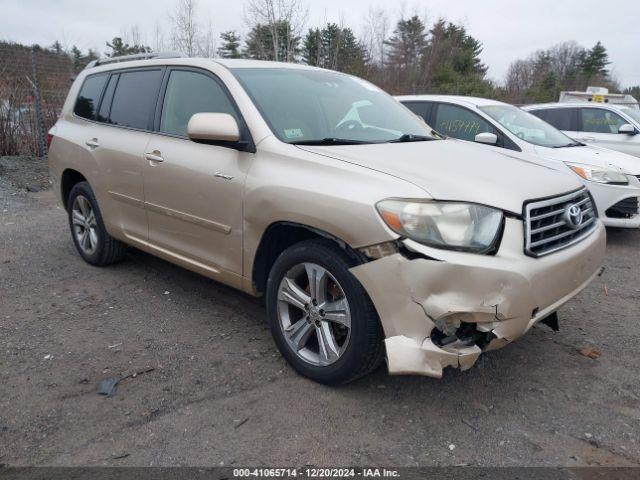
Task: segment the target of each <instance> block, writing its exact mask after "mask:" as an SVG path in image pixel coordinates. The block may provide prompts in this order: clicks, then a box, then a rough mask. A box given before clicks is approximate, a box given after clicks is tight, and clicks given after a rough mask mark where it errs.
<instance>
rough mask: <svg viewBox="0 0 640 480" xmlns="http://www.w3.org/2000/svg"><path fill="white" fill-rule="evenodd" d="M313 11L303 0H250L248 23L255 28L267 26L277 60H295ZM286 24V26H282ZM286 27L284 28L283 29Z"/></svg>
mask: <svg viewBox="0 0 640 480" xmlns="http://www.w3.org/2000/svg"><path fill="white" fill-rule="evenodd" d="M308 13H309V10H308V8H306V7H305V6H304V4H303V2H302V0H249V1H248V2H247V6H246V11H245V22H246V23H247V26H248V27H249V28H250V29H252V30H258V29H259V28H261V27H262V28H265V27H266V28H267V29H268V32H269V37H270V38H269V41H270V42H271V44H270V45H263V48H268V50H271V52H272V55H270V56H271V57H272V58H274V59H275V60H276V61H283V62H291V61H294V60H295V58H294V57H295V54H296V48H295V46H296V44H297V42H298V41H299V38H300V36H301V34H302V30H303V28H304V25H305V23H306V21H307V15H308ZM283 25H284V26H286V28H284V29H283V28H282V27H283ZM283 30H284V31H283Z"/></svg>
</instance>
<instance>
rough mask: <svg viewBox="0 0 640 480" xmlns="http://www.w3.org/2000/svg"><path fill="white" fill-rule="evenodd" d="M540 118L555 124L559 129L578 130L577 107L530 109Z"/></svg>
mask: <svg viewBox="0 0 640 480" xmlns="http://www.w3.org/2000/svg"><path fill="white" fill-rule="evenodd" d="M529 113H532V114H533V115H535V116H536V117H538V118H539V119H540V120H544V121H545V122H547V123H549V124H551V125H553V126H554V127H556V128H557V129H558V130H566V131H571V132H575V131H577V130H578V110H577V109H576V108H549V109H544V110H530V111H529Z"/></svg>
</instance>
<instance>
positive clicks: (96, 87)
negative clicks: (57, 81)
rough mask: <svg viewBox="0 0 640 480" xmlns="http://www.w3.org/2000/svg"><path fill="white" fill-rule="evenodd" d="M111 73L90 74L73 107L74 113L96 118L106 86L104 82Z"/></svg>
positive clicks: (83, 116)
mask: <svg viewBox="0 0 640 480" xmlns="http://www.w3.org/2000/svg"><path fill="white" fill-rule="evenodd" d="M108 77H109V74H107V73H103V74H101V75H91V76H88V77H87V78H86V79H85V80H84V83H83V84H82V88H80V93H79V94H78V98H77V99H76V105H75V107H74V109H73V113H75V114H76V115H78V116H79V117H82V118H88V119H89V120H94V119H95V118H96V109H97V108H98V102H99V101H100V95H101V94H102V90H103V88H104V84H105V83H106V82H107V78H108Z"/></svg>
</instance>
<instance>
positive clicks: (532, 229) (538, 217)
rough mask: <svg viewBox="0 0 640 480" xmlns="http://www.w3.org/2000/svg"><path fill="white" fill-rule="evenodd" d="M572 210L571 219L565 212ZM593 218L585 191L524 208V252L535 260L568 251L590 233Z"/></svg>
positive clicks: (590, 202)
mask: <svg viewBox="0 0 640 480" xmlns="http://www.w3.org/2000/svg"><path fill="white" fill-rule="evenodd" d="M572 207H573V210H572V212H573V213H575V215H573V214H572V215H570V214H569V212H568V210H569V209H570V208H572ZM576 208H577V209H579V214H577V212H575V209H576ZM596 218H597V213H596V210H595V207H594V204H593V200H592V199H591V196H590V195H589V193H588V191H587V190H586V189H582V190H579V191H577V192H574V193H570V194H567V195H561V196H558V197H553V198H550V199H546V200H539V201H533V202H529V203H527V204H526V205H525V222H526V239H525V252H526V253H527V254H528V255H532V256H535V257H539V256H542V255H547V254H549V253H552V252H555V251H557V250H560V249H562V248H565V247H568V246H569V245H572V244H574V243H576V242H578V241H580V240H581V239H583V238H584V237H586V236H587V235H589V233H591V232H592V231H593V229H594V228H595V225H596ZM576 222H577V223H576Z"/></svg>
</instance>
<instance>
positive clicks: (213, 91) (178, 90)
mask: <svg viewBox="0 0 640 480" xmlns="http://www.w3.org/2000/svg"><path fill="white" fill-rule="evenodd" d="M147 57H149V56H147ZM50 141H51V143H50V151H49V161H50V166H51V173H52V176H53V179H54V182H55V186H56V189H57V190H58V192H59V193H60V196H61V199H62V202H63V204H64V206H65V208H66V210H67V212H68V217H69V223H70V226H71V234H72V238H73V242H74V243H75V246H76V248H77V250H78V252H79V254H80V255H81V256H82V258H83V259H84V260H86V261H87V262H88V263H90V264H92V265H97V266H103V265H108V264H112V263H114V262H117V261H119V260H122V259H123V257H124V255H125V250H126V248H127V246H133V247H135V248H138V249H141V250H145V251H147V252H150V253H152V254H154V255H157V256H159V257H162V258H164V259H166V260H168V261H170V262H173V263H176V264H178V265H181V266H183V267H185V268H188V269H190V270H193V271H195V272H199V273H201V274H203V275H206V276H207V277H210V278H212V279H215V280H217V281H220V282H223V283H225V284H228V285H231V286H233V287H235V288H239V289H242V290H244V291H245V292H247V293H249V294H252V295H264V296H265V302H266V308H267V313H268V319H269V323H270V326H271V330H272V333H273V336H274V339H275V342H276V344H277V346H278V348H279V349H280V351H281V352H282V355H284V357H285V358H286V359H287V360H288V361H289V363H290V364H291V365H292V366H293V367H294V368H295V369H296V370H297V371H298V372H300V373H301V374H303V375H306V376H307V377H310V378H312V379H314V380H316V381H319V382H323V383H330V384H336V383H344V382H347V381H350V380H353V379H355V378H357V377H359V376H361V375H363V374H366V373H367V372H369V371H371V370H372V369H373V368H375V367H376V366H377V365H379V364H380V362H381V361H382V360H383V359H384V358H385V357H386V360H387V364H388V368H389V371H390V372H391V373H394V374H400V373H404V374H422V375H429V376H433V377H440V376H441V375H442V370H443V368H445V367H448V366H451V367H458V368H461V369H467V368H469V367H471V366H472V365H473V363H474V362H475V361H476V359H477V358H478V356H479V355H480V353H481V352H483V351H488V350H493V349H496V348H499V347H502V346H503V345H505V344H507V343H509V342H511V341H513V340H515V339H516V338H518V337H520V336H521V335H522V334H524V333H525V332H526V331H528V330H529V329H530V328H531V327H532V326H533V325H534V324H536V323H537V322H539V321H544V322H545V323H547V324H549V325H553V326H555V323H556V320H557V317H556V316H555V313H554V312H556V310H557V309H558V308H559V307H560V306H561V305H562V304H564V303H565V302H566V301H567V300H569V299H571V298H572V297H573V296H575V295H576V294H577V293H578V292H580V291H581V290H582V289H583V288H584V287H585V286H586V285H587V284H588V283H589V282H590V281H591V280H592V279H593V278H594V276H595V275H596V274H597V272H598V270H599V267H600V263H601V261H602V258H603V254H604V248H605V233H604V228H603V226H602V224H601V223H600V221H599V220H598V219H597V213H596V212H595V211H594V208H595V207H594V204H593V201H592V199H591V197H590V196H589V193H588V192H587V190H586V189H585V188H584V187H583V186H582V185H581V183H580V182H578V180H577V179H576V178H574V176H573V175H570V174H565V173H560V172H557V171H555V170H552V169H549V168H546V167H545V166H541V165H538V164H536V163H535V159H531V158H528V157H526V156H524V155H523V154H519V153H515V152H503V153H498V152H495V151H492V150H487V149H482V148H478V147H476V146H474V145H469V144H467V143H465V142H460V141H457V140H447V139H442V138H440V137H439V136H438V135H437V134H435V133H434V132H433V131H432V130H431V128H429V127H428V126H427V125H426V124H425V123H424V122H422V121H421V120H419V119H418V118H417V117H416V116H415V115H414V114H412V113H411V112H410V111H409V110H408V109H406V108H405V107H404V106H402V105H400V104H399V103H398V102H396V101H395V100H394V99H393V98H391V97H390V96H388V95H387V94H386V93H384V92H382V91H381V90H380V89H378V88H377V87H375V86H374V85H372V84H370V83H368V82H366V81H364V80H361V79H359V78H356V77H353V76H350V75H345V74H341V73H336V72H332V71H327V70H322V69H317V68H310V67H306V66H300V65H292V64H279V63H269V62H257V61H247V60H206V59H193V58H177V57H173V56H170V55H156V56H155V57H153V58H146V57H145V58H140V57H135V56H134V57H133V58H132V57H123V58H112V59H108V60H105V61H97V62H94V63H93V64H92V65H90V66H89V67H88V68H86V69H85V70H84V71H83V72H82V73H81V74H80V75H79V76H78V78H77V79H76V81H75V82H74V84H73V86H72V88H71V91H70V93H69V97H68V98H67V101H66V103H65V105H64V108H63V111H62V114H61V116H60V119H59V120H58V122H57V123H56V125H55V126H54V127H53V128H52V129H51V131H50Z"/></svg>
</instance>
